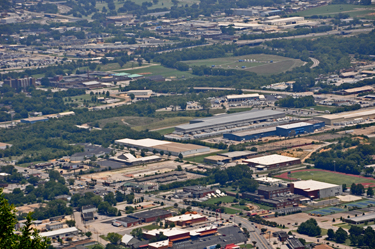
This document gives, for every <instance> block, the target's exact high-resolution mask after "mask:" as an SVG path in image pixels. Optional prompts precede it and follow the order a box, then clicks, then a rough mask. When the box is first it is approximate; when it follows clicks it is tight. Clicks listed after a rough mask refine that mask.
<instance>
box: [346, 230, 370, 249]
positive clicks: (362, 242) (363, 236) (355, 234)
mask: <svg viewBox="0 0 375 249" xmlns="http://www.w3.org/2000/svg"><path fill="white" fill-rule="evenodd" d="M349 239H350V242H351V244H352V245H353V246H358V247H361V248H362V247H368V248H374V247H375V231H374V230H373V228H372V227H371V226H367V227H366V228H363V227H360V226H351V227H350V229H349Z"/></svg>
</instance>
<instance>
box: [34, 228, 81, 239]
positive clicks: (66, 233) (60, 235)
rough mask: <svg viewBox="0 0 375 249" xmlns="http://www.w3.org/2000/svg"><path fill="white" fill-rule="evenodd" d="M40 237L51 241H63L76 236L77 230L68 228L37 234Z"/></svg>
mask: <svg viewBox="0 0 375 249" xmlns="http://www.w3.org/2000/svg"><path fill="white" fill-rule="evenodd" d="M39 235H40V237H46V238H52V239H64V238H70V237H72V236H75V235H78V229H77V228H76V227H68V228H63V229H59V230H55V231H50V232H44V233H40V234H39Z"/></svg>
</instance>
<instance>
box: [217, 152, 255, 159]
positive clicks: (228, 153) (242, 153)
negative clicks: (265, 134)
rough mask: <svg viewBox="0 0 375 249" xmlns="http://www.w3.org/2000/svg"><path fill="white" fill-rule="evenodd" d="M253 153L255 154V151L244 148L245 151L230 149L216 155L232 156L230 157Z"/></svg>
mask: <svg viewBox="0 0 375 249" xmlns="http://www.w3.org/2000/svg"><path fill="white" fill-rule="evenodd" d="M254 154H257V152H255V151H247V150H246V151H232V152H227V153H222V154H218V155H220V156H226V157H229V158H232V157H239V156H249V155H254Z"/></svg>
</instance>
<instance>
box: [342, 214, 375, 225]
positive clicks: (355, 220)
mask: <svg viewBox="0 0 375 249" xmlns="http://www.w3.org/2000/svg"><path fill="white" fill-rule="evenodd" d="M371 221H375V213H368V214H365V215H361V216H357V217H352V218H346V219H345V222H347V223H351V224H361V223H365V222H371Z"/></svg>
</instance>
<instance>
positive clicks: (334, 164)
mask: <svg viewBox="0 0 375 249" xmlns="http://www.w3.org/2000/svg"><path fill="white" fill-rule="evenodd" d="M333 168H334V171H335V172H336V161H335V160H333Z"/></svg>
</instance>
